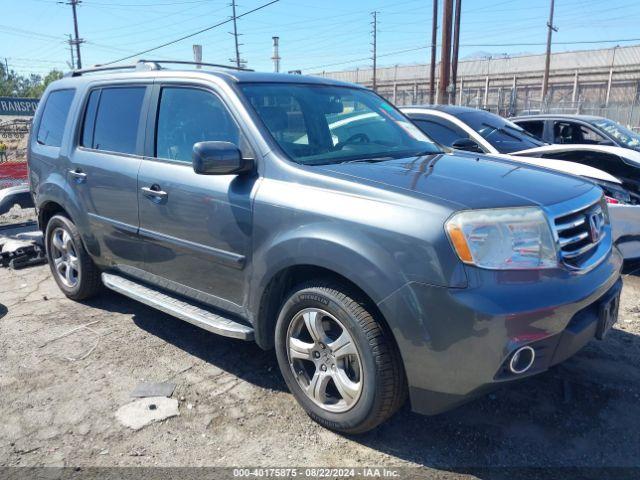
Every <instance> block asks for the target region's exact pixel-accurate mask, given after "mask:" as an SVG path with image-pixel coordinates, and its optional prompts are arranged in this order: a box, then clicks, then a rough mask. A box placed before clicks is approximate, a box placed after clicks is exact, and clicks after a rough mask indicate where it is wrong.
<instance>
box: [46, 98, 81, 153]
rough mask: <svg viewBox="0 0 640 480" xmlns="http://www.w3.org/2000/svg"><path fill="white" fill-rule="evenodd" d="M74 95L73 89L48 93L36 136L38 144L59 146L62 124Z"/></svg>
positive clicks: (65, 121)
mask: <svg viewBox="0 0 640 480" xmlns="http://www.w3.org/2000/svg"><path fill="white" fill-rule="evenodd" d="M74 95H75V90H56V91H54V92H51V93H50V94H49V96H48V97H47V103H46V104H45V106H44V110H43V111H42V119H41V120H40V127H39V128H38V136H37V137H36V138H37V141H38V143H39V144H40V145H49V146H50V147H59V146H60V145H61V144H62V135H63V134H64V126H65V124H66V123H67V117H68V116H69V108H70V107H71V101H72V100H73V96H74Z"/></svg>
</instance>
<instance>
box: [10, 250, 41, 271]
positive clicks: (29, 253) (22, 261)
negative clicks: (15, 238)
mask: <svg viewBox="0 0 640 480" xmlns="http://www.w3.org/2000/svg"><path fill="white" fill-rule="evenodd" d="M43 263H47V257H46V256H45V252H44V249H43V248H42V247H40V246H39V245H27V246H24V247H20V248H18V249H16V250H13V251H5V250H3V251H2V252H0V267H5V268H6V267H9V268H11V269H13V270H18V269H20V268H24V267H29V266H32V265H40V264H43Z"/></svg>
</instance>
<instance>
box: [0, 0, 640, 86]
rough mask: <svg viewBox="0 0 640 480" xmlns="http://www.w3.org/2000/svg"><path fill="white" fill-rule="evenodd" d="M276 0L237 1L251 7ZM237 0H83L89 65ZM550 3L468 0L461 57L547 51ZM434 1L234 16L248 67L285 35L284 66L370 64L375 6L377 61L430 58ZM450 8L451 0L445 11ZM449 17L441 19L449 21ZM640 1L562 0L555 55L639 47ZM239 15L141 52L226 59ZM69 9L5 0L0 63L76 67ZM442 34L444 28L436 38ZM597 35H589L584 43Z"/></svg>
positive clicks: (385, 0) (198, 21)
mask: <svg viewBox="0 0 640 480" xmlns="http://www.w3.org/2000/svg"><path fill="white" fill-rule="evenodd" d="M269 1H270V0H237V2H238V3H237V13H236V15H242V14H243V13H244V12H248V11H250V10H252V9H255V8H257V7H260V6H261V5H264V4H266V3H268V2H269ZM230 2H231V0H113V1H109V0H82V3H81V4H80V5H79V6H78V21H79V28H80V37H81V38H83V39H84V40H85V43H84V44H83V45H82V47H81V48H82V52H81V54H82V61H83V66H85V67H86V66H90V65H94V64H98V63H106V62H111V61H114V60H118V59H120V58H123V57H128V56H130V55H135V54H137V53H138V52H141V51H143V50H146V49H149V48H153V47H155V46H157V45H160V44H163V43H166V42H169V41H172V40H174V39H177V38H180V37H182V36H185V35H188V34H191V33H194V32H196V31H199V30H202V29H205V28H207V27H210V26H212V25H215V24H217V23H220V22H222V21H225V20H227V19H229V18H230V16H231V6H230ZM549 3H550V0H462V15H461V22H462V26H461V29H460V31H461V34H460V44H461V47H460V57H461V58H465V57H471V56H481V55H488V54H490V55H493V56H497V55H503V54H507V55H516V54H520V53H542V52H544V50H545V42H546V34H547V32H546V23H547V20H548V16H549ZM432 5H433V4H432V1H431V0H322V1H317V0H316V1H314V0H279V1H277V2H276V3H274V4H272V5H269V6H266V7H265V8H262V9H260V10H258V11H256V12H253V13H250V14H247V15H246V16H243V17H242V18H239V19H238V20H237V23H238V32H239V33H241V34H242V36H241V37H240V43H241V44H242V45H241V46H240V52H241V56H242V58H243V59H245V60H246V61H247V66H248V67H249V68H253V69H255V70H262V71H273V62H272V60H271V55H272V40H271V37H272V36H274V35H277V36H279V37H280V56H281V57H282V60H281V71H288V70H294V69H300V70H302V71H303V73H317V72H322V71H335V70H346V69H355V68H357V67H358V68H367V67H369V66H370V65H371V60H370V56H371V38H372V37H371V29H372V26H371V21H372V16H371V12H372V11H374V10H375V11H377V12H378V36H377V38H378V42H377V43H378V54H379V58H378V65H379V66H387V65H396V64H399V65H404V64H415V63H428V61H429V55H430V50H429V45H430V42H431V17H432V8H433V7H432ZM441 14H442V1H440V6H439V16H440V17H441ZM440 20H441V19H439V21H440ZM639 22H640V0H608V1H606V2H603V1H602V0H556V7H555V18H554V24H555V26H556V27H557V28H558V32H557V33H554V36H553V40H554V45H553V51H554V52H558V51H567V50H585V49H590V48H602V47H614V46H615V45H617V44H619V45H631V44H640V31H638V28H637V25H638V23H639ZM232 30H233V26H232V24H231V23H227V24H225V25H222V26H219V27H216V28H213V29H211V30H208V31H206V32H204V33H201V34H199V35H196V36H194V37H192V38H188V39H185V40H183V41H180V42H177V43H175V44H172V45H170V46H167V47H163V48H161V49H159V50H156V51H153V52H149V53H145V54H143V55H141V56H134V57H133V58H132V59H129V60H126V61H124V63H127V62H128V63H131V62H133V61H134V60H135V59H136V58H150V59H173V60H176V59H180V60H192V59H193V53H192V45H193V44H201V45H202V46H203V61H204V62H211V63H224V64H229V63H230V59H231V58H232V57H234V40H233V36H232V35H231V34H230V33H229V32H231V31H232ZM72 32H73V20H72V11H71V6H69V5H67V4H65V3H64V2H60V1H57V0H0V59H2V60H4V58H6V59H7V62H8V63H9V67H10V68H11V69H14V70H16V71H18V72H20V73H23V74H25V73H38V74H44V73H46V72H48V71H49V70H51V69H52V68H57V69H60V70H65V71H66V70H68V69H69V66H68V62H70V53H69V46H68V44H67V43H66V40H67V38H68V35H69V34H70V33H72ZM439 40H440V31H439V32H438V42H439ZM584 42H590V43H584Z"/></svg>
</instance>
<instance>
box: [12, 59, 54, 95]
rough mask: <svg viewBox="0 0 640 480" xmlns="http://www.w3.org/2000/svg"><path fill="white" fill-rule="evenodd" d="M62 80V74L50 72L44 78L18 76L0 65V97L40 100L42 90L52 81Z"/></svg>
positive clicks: (38, 76)
mask: <svg viewBox="0 0 640 480" xmlns="http://www.w3.org/2000/svg"><path fill="white" fill-rule="evenodd" d="M59 78H62V72H61V71H59V70H51V71H50V72H49V73H47V74H46V75H45V76H44V78H43V77H42V76H41V75H34V74H31V75H28V76H25V75H20V74H18V73H16V72H15V71H14V70H9V72H7V71H6V69H5V66H4V65H3V64H0V96H2V97H12V96H14V97H31V98H40V97H41V96H42V93H43V92H44V89H45V88H47V85H49V84H50V83H51V82H53V81H54V80H58V79H59Z"/></svg>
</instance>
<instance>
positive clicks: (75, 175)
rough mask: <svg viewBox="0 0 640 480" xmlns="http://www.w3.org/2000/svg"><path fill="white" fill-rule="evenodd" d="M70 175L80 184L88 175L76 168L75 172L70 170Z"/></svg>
mask: <svg viewBox="0 0 640 480" xmlns="http://www.w3.org/2000/svg"><path fill="white" fill-rule="evenodd" d="M69 175H71V176H72V177H73V178H75V179H76V180H77V181H78V183H82V182H84V181H85V180H86V179H87V174H86V173H84V172H83V171H82V170H80V169H79V168H76V169H73V170H69Z"/></svg>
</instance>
